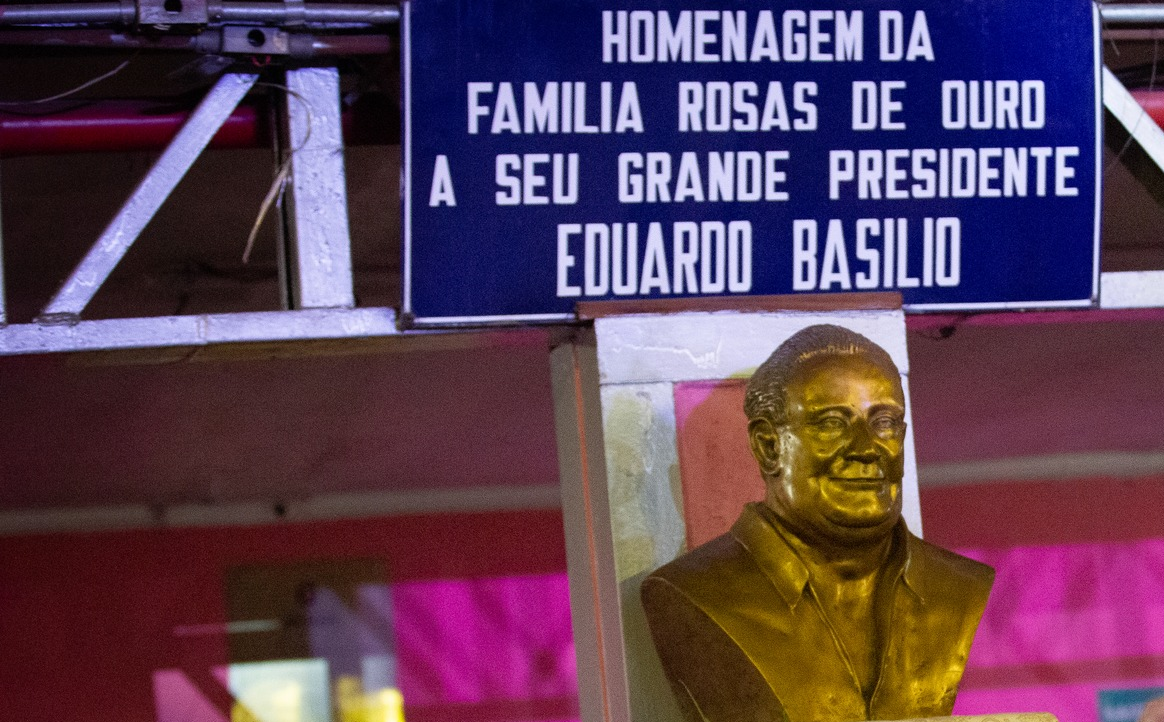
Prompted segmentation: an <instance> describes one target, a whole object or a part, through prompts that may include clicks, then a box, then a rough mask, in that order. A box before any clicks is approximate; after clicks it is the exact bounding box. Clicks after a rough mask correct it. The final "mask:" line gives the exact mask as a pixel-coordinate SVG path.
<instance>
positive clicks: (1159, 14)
mask: <svg viewBox="0 0 1164 722" xmlns="http://www.w3.org/2000/svg"><path fill="white" fill-rule="evenodd" d="M1099 14H1100V17H1102V18H1103V22H1104V25H1151V24H1156V23H1161V24H1164V4H1153V5H1122V4H1121V5H1116V4H1112V3H1104V4H1101V5H1100V6H1099Z"/></svg>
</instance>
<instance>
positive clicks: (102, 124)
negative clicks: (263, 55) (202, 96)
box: [0, 101, 399, 157]
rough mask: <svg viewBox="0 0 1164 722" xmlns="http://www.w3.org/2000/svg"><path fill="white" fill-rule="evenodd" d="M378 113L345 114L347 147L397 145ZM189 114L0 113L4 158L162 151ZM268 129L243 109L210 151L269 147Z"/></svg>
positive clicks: (113, 108)
mask: <svg viewBox="0 0 1164 722" xmlns="http://www.w3.org/2000/svg"><path fill="white" fill-rule="evenodd" d="M171 107H172V106H171ZM377 110H378V109H377V108H373V107H369V108H368V109H367V110H364V111H361V112H360V113H354V112H352V111H351V110H347V111H345V112H344V113H343V127H344V138H345V141H346V142H347V143H348V144H349V145H360V144H380V143H392V142H394V140H393V135H394V134H393V133H392V132H391V126H392V125H393V123H392V120H391V119H390V118H387V117H379V113H378V112H377ZM190 112H191V111H180V112H172V111H168V110H161V109H160V108H159V106H158V104H157V103H150V102H146V101H117V102H101V103H98V104H94V105H90V106H86V107H84V108H78V109H74V110H68V111H64V112H61V113H54V114H52V115H41V116H25V115H16V114H13V113H6V112H4V111H3V110H0V157H12V156H17V155H45V154H53V153H77V152H89V151H135V150H161V149H163V148H165V147H166V145H167V144H168V143H169V142H170V140H171V139H173V137H174V136H175V135H176V134H177V132H178V130H179V129H180V128H181V127H182V124H183V123H184V122H186V118H187V117H188V116H189V114H190ZM269 128H270V123H269V122H268V116H267V113H266V112H265V111H262V110H260V109H259V108H257V107H256V106H254V105H240V106H239V107H238V108H236V109H235V111H234V112H233V113H232V114H231V115H230V117H229V118H227V120H226V122H225V123H223V125H222V128H220V129H219V131H218V133H217V134H216V135H215V136H214V138H213V139H212V140H211V141H210V147H212V148H253V147H266V146H269V145H270V142H271V139H270V131H269ZM395 142H399V141H395Z"/></svg>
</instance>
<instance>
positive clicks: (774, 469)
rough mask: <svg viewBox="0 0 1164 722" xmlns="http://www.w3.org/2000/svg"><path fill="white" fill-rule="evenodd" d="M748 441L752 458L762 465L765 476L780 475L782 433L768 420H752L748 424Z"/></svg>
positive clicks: (761, 468)
mask: <svg viewBox="0 0 1164 722" xmlns="http://www.w3.org/2000/svg"><path fill="white" fill-rule="evenodd" d="M748 441H749V443H750V444H751V447H752V456H754V457H756V463H758V464H759V465H760V472H761V473H762V474H763V475H764V476H765V477H769V476H779V475H780V445H781V442H780V432H779V430H777V429H776V427H775V426H773V425H772V422H771V421H769V420H768V419H752V420H751V421H749V422H748Z"/></svg>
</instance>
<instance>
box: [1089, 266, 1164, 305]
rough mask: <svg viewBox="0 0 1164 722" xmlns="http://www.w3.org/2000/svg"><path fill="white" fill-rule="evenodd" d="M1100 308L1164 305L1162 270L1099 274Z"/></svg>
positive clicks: (1163, 277) (1163, 274) (1163, 272)
mask: <svg viewBox="0 0 1164 722" xmlns="http://www.w3.org/2000/svg"><path fill="white" fill-rule="evenodd" d="M1099 307H1100V308H1112V309H1115V308H1161V307H1164V271H1119V272H1108V273H1104V274H1102V275H1101V276H1100V286H1099Z"/></svg>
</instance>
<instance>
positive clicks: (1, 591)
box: [0, 478, 1164, 722]
mask: <svg viewBox="0 0 1164 722" xmlns="http://www.w3.org/2000/svg"><path fill="white" fill-rule="evenodd" d="M922 510H923V514H924V517H925V520H926V535H927V537H928V538H929V539H930V540H932V541H935V542H937V543H939V544H942V545H944V546H948V547H951V548H955V549H958V550H959V551H961V552H962V553H964V554H967V555H969V556H972V557H975V558H978V559H982V560H983V561H986V562H987V563H989V564H991V565H993V566H994V567H995V568H996V569H997V572H998V577H997V582H996V584H995V588H994V592H993V594H992V597H991V601H990V604H989V605H988V607H987V611H986V614H985V616H984V618H983V621H982V625H981V627H980V629H979V634H978V638H977V640H976V642H975V645H974V648H973V651H972V653H971V659H970V663H969V665H968V668H967V673H966V676H965V679H964V682H963V687H962V693H961V694H960V696H959V700H958V705H957V707H956V708H955V711H956V712H958V713H962V714H974V713H989V712H1001V711H1050V712H1053V713H1054V714H1056V715H1058V716H1059V718H1060V720H1061V721H1062V722H1096V720H1097V711H1096V693H1097V692H1098V690H1100V689H1106V688H1121V687H1139V686H1145V687H1146V686H1157V685H1161V684H1164V528H1162V527H1161V524H1160V522H1159V519H1160V518H1161V514H1160V512H1161V510H1164V478H1145V479H1135V480H1113V479H1089V480H1080V481H1071V482H1037V483H1012V484H983V485H974V486H958V487H949V488H930V489H925V488H923V491H922ZM561 529H562V527H561V517H560V514H558V513H557V512H548V511H526V512H510V513H494V514H474V515H469V514H461V515H441V516H430V517H423V516H414V517H400V518H392V519H371V520H363V521H344V522H321V523H311V524H285V525H278V526H268V527H253V528H229V529H228V528H222V529H188V530H153V531H130V532H108V533H93V534H62V535H52V536H34V537H19V538H6V539H0V648H2V649H4V650H5V651H4V656H5V660H6V664H5V671H4V674H3V675H0V704H2V705H3V708H4V710H5V715H4V716H5V718H11V719H85V720H92V721H94V722H106V721H108V722H115V721H116V722H155V720H156V719H157V718H156V717H155V710H156V708H155V700H154V696H153V695H154V687H153V683H154V682H153V680H154V675H155V673H157V672H165V673H166V674H169V675H170V677H174V680H171V681H176V682H180V685H178V686H184V688H188V689H189V690H191V691H192V694H191V699H192V700H196V701H197V703H198V704H201V705H204V706H205V707H206V710H204V711H205V712H207V713H208V714H211V715H213V714H215V712H214V710H215V709H217V710H219V712H218V714H220V713H221V710H225V709H227V708H228V707H229V703H230V699H229V695H228V694H227V692H226V689H225V688H224V686H223V685H222V684H221V682H220V681H219V680H218V679H216V678H215V676H214V669H215V668H216V667H221V666H222V665H223V664H225V663H226V662H227V651H226V644H225V640H224V637H223V635H221V634H217V635H216V634H209V635H192V634H175V629H176V628H178V629H186V630H189V629H191V628H196V627H197V626H198V625H213V624H221V623H223V622H224V621H225V611H224V590H223V582H224V572H225V570H226V569H227V568H228V567H230V566H233V565H237V564H246V563H262V562H278V561H294V560H303V559H343V558H369V557H374V558H380V559H383V560H384V562H385V566H386V567H387V568H388V569H389V570H390V571H389V576H390V582H391V584H392V588H393V598H392V605H393V611H392V616H393V623H394V625H395V627H396V651H397V654H398V658H399V665H400V666H399V673H398V680H399V684H400V686H401V688H402V691H403V692H404V696H405V701H406V705H408V706H407V707H406V715H407V718H408V719H409V720H410V722H453V720H463V719H474V720H494V721H496V722H501V721H502V720H505V721H507V722H519V721H521V722H530V721H533V720H543V721H548V720H570V719H576V715H577V699H576V686H575V684H576V683H575V674H576V670H575V669H574V657H573V645H572V639H571V635H570V622H569V611H568V610H569V602H568V593H567V589H566V579H565V555H564V551H563V543H562V542H563V540H562V531H561ZM175 672H177V673H180V674H181V675H184V678H182V677H177V676H175ZM163 677H165V675H163ZM166 679H169V677H166ZM191 709H193V708H191ZM198 719H200V720H201V719H216V718H214V717H213V716H211V717H206V716H203V717H200V718H198ZM220 719H225V718H220Z"/></svg>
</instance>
